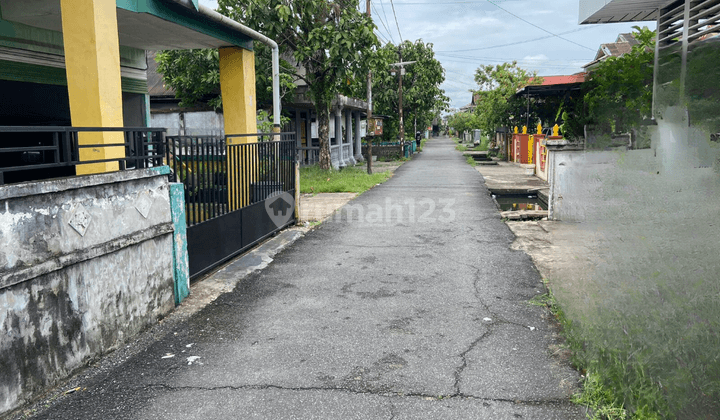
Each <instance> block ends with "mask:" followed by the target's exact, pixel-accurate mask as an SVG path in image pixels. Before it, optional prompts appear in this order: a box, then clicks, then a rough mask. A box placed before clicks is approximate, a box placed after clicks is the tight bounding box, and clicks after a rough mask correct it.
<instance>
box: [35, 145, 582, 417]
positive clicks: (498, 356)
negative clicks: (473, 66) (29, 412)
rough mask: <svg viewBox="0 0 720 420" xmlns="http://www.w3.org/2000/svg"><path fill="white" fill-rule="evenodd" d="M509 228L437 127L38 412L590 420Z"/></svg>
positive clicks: (534, 277) (534, 276)
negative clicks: (375, 181)
mask: <svg viewBox="0 0 720 420" xmlns="http://www.w3.org/2000/svg"><path fill="white" fill-rule="evenodd" d="M513 239H514V237H513V234H512V233H511V232H510V230H509V229H508V228H507V226H506V225H505V224H504V223H503V222H502V221H501V219H500V216H499V214H498V211H497V209H496V207H495V205H494V202H493V201H492V199H491V197H490V196H489V194H488V191H487V189H486V188H485V185H484V183H483V180H482V176H481V175H480V174H479V173H478V172H477V171H475V170H474V169H473V168H472V167H470V166H469V165H467V164H466V163H465V162H464V158H463V157H462V155H461V153H459V152H457V151H455V150H454V144H453V143H452V141H450V140H449V139H448V138H439V139H432V140H430V141H429V142H428V143H427V144H426V147H425V151H423V152H422V153H421V154H420V155H419V156H416V157H415V158H414V159H413V160H412V161H410V162H408V163H406V164H405V165H403V166H402V167H400V168H399V169H398V170H397V171H396V172H395V175H394V176H393V178H392V179H390V180H389V181H388V182H386V183H385V184H383V185H380V186H377V187H375V188H373V189H372V190H370V191H368V192H366V193H364V194H362V195H361V196H359V197H358V198H357V199H355V200H353V201H351V202H350V203H349V204H348V205H346V206H345V207H344V208H342V209H341V210H340V211H339V212H338V213H337V214H336V215H335V216H334V217H333V218H332V219H330V220H328V221H326V222H324V223H323V224H322V225H320V226H319V227H318V228H317V229H315V230H313V231H311V232H309V233H308V234H307V235H306V236H305V237H303V238H301V239H299V240H298V241H297V242H296V243H295V244H294V245H293V246H291V247H290V248H289V249H286V250H285V251H283V252H282V253H280V254H279V255H277V256H276V257H275V261H274V262H273V263H272V264H271V265H270V266H269V267H267V268H266V269H264V270H263V271H261V272H257V273H255V274H253V275H251V276H249V277H248V278H247V279H245V280H243V281H242V282H241V283H240V284H239V286H238V287H237V288H236V289H235V290H234V291H233V292H230V293H227V294H224V295H222V296H220V297H219V298H218V299H217V300H216V301H215V302H213V303H212V304H210V305H208V306H207V307H206V308H204V309H203V310H201V311H200V312H198V313H197V314H195V315H194V316H193V317H192V318H190V320H189V321H188V322H186V323H182V324H179V325H175V326H174V327H172V330H171V331H168V332H167V334H163V335H162V336H161V337H159V339H158V340H156V341H154V342H152V343H150V345H149V346H147V347H146V348H144V349H142V350H140V351H139V352H137V354H135V355H134V356H131V357H129V358H127V360H124V361H123V362H122V363H119V364H117V365H115V366H112V367H111V368H107V369H106V370H105V371H104V372H102V373H100V374H98V375H95V376H93V377H92V378H91V379H88V380H87V381H86V383H82V384H80V386H81V387H82V389H81V390H80V391H78V392H75V393H73V394H70V395H67V396H65V397H63V398H61V399H59V400H57V401H55V402H54V403H52V404H50V408H49V409H47V410H46V411H44V412H38V413H37V414H36V415H35V417H33V418H37V419H45V418H47V419H222V418H228V419H230V418H237V419H518V418H524V419H582V418H585V416H584V414H583V410H582V409H581V408H579V407H576V406H574V405H573V404H572V403H570V402H569V396H570V395H571V393H572V392H574V391H575V390H576V387H577V381H578V375H577V373H576V372H575V371H573V370H572V369H571V368H570V367H569V366H567V364H566V363H565V362H563V361H561V360H559V359H558V358H557V357H556V356H554V355H553V347H552V346H553V345H554V344H556V342H555V340H556V335H555V331H554V327H553V326H552V325H551V323H549V322H548V320H547V314H546V313H545V312H544V309H543V308H540V307H537V306H532V305H529V304H528V300H529V299H531V298H532V297H533V296H535V295H537V294H539V293H542V292H544V289H543V285H542V283H541V281H540V276H539V274H538V273H537V271H536V269H535V267H534V266H533V264H532V261H531V260H530V259H529V257H528V256H527V255H526V254H524V253H522V252H518V251H513V250H511V249H510V244H511V242H512V241H513ZM170 355H172V356H170Z"/></svg>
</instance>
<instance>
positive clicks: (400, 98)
mask: <svg viewBox="0 0 720 420" xmlns="http://www.w3.org/2000/svg"><path fill="white" fill-rule="evenodd" d="M399 53H400V62H399V63H393V64H390V65H391V66H393V67H400V69H399V72H400V84H399V89H398V105H399V106H398V108H399V109H400V146H401V147H404V146H405V126H404V124H403V85H402V77H403V73H405V66H406V65H408V64H414V63H416V62H417V61H402V51H400V52H399ZM401 153H404V151H403V152H401Z"/></svg>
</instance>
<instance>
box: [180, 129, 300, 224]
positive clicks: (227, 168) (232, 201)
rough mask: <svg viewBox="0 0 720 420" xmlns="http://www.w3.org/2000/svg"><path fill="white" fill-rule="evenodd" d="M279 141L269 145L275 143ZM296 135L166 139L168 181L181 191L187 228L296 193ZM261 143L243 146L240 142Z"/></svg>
mask: <svg viewBox="0 0 720 420" xmlns="http://www.w3.org/2000/svg"><path fill="white" fill-rule="evenodd" d="M278 136H279V137H280V138H281V139H282V140H280V141H268V140H270V139H272V138H274V137H278ZM294 137H295V133H280V134H279V135H277V134H268V133H262V134H247V135H229V136H226V137H219V136H167V157H166V160H167V163H168V165H169V166H170V169H171V180H172V181H174V182H182V183H183V184H184V185H185V206H186V214H187V223H188V226H193V225H195V224H198V223H202V222H205V221H207V220H211V219H213V218H216V217H219V216H222V215H225V214H227V213H229V212H232V211H234V210H238V209H240V208H243V207H246V206H248V205H250V204H253V203H257V202H260V201H263V200H265V199H266V198H267V197H269V196H270V195H272V194H275V193H282V192H288V191H291V190H293V189H294V188H295V139H294ZM250 139H252V140H256V139H259V140H261V141H259V142H253V143H244V142H242V141H243V140H250Z"/></svg>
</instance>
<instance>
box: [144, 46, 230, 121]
mask: <svg viewBox="0 0 720 420" xmlns="http://www.w3.org/2000/svg"><path fill="white" fill-rule="evenodd" d="M155 60H156V61H157V63H158V72H159V73H160V74H162V75H163V82H164V83H165V85H166V86H168V87H170V88H172V89H173V90H174V91H175V94H176V96H177V97H178V98H179V99H180V106H193V105H195V104H197V103H198V102H200V101H202V100H203V99H204V98H206V97H208V96H210V97H211V99H209V100H208V104H209V105H210V106H212V107H213V108H215V109H218V108H220V107H221V106H222V100H221V99H220V65H219V60H218V50H214V49H201V50H169V51H160V52H159V53H158V54H157V55H156V56H155Z"/></svg>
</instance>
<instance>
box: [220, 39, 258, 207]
mask: <svg viewBox="0 0 720 420" xmlns="http://www.w3.org/2000/svg"><path fill="white" fill-rule="evenodd" d="M218 55H219V57H220V93H221V94H222V101H223V117H224V119H225V134H226V135H231V134H252V133H257V119H256V108H255V107H256V103H255V54H254V53H253V52H252V51H248V50H246V49H243V48H236V47H225V48H220V50H219V54H218ZM256 141H257V137H235V138H229V139H228V143H227V144H228V157H227V159H228V161H227V165H228V179H229V180H230V184H229V185H230V187H229V188H228V196H229V197H228V199H229V201H228V202H229V203H230V210H237V209H239V208H241V207H245V206H247V205H249V204H250V198H251V197H250V184H251V183H252V182H254V181H255V180H257V174H256V173H253V172H254V171H256V170H257V169H258V167H259V165H258V162H257V149H255V148H252V149H249V148H237V147H232V145H238V144H242V143H254V142H256Z"/></svg>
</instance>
